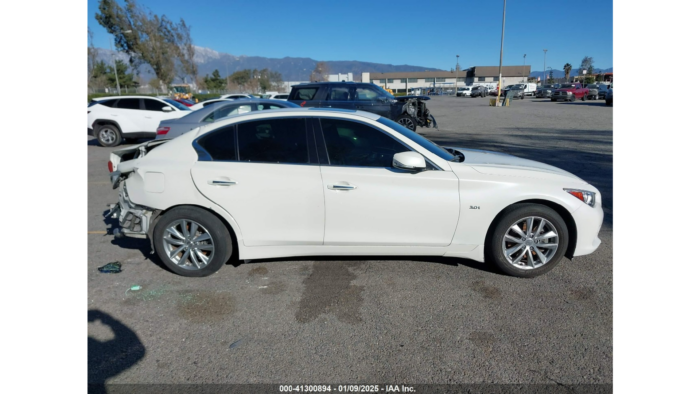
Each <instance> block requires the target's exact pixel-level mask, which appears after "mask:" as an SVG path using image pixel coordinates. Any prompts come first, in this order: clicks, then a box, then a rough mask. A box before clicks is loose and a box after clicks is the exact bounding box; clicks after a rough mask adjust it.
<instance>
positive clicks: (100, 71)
mask: <svg viewBox="0 0 700 394" xmlns="http://www.w3.org/2000/svg"><path fill="white" fill-rule="evenodd" d="M111 72H112V70H111V67H109V66H108V65H107V63H105V62H103V61H102V60H100V61H97V62H95V64H94V65H93V67H92V75H91V76H90V87H92V88H94V89H104V88H106V87H107V86H109V81H108V75H109V74H110V73H111Z"/></svg>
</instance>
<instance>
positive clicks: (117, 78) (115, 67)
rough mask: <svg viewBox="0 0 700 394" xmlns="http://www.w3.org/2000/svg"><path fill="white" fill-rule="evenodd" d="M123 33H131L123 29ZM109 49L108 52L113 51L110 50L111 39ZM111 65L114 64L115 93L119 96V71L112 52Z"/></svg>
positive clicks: (120, 91)
mask: <svg viewBox="0 0 700 394" xmlns="http://www.w3.org/2000/svg"><path fill="white" fill-rule="evenodd" d="M123 33H124V34H126V33H131V30H124V32H123ZM109 50H110V52H113V51H112V41H111V40H110V41H109ZM112 65H113V66H114V79H115V80H116V81H117V94H118V95H120V96H121V95H122V89H121V87H120V86H119V73H118V72H117V61H116V60H114V53H112Z"/></svg>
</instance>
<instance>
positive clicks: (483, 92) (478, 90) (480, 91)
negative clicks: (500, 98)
mask: <svg viewBox="0 0 700 394" xmlns="http://www.w3.org/2000/svg"><path fill="white" fill-rule="evenodd" d="M488 95H489V88H487V87H486V86H474V87H473V88H472V93H471V96H472V97H486V96H488Z"/></svg>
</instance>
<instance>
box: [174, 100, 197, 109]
mask: <svg viewBox="0 0 700 394" xmlns="http://www.w3.org/2000/svg"><path fill="white" fill-rule="evenodd" d="M174 100H175V101H177V102H178V103H180V104H182V105H186V106H188V107H191V106H193V105H194V101H190V100H185V99H174Z"/></svg>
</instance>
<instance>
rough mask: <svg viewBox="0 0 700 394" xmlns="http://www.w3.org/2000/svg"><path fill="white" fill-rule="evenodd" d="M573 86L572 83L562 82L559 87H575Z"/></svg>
mask: <svg viewBox="0 0 700 394" xmlns="http://www.w3.org/2000/svg"><path fill="white" fill-rule="evenodd" d="M575 86H576V85H574V84H573V83H563V84H561V87H562V88H573V87H575Z"/></svg>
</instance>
